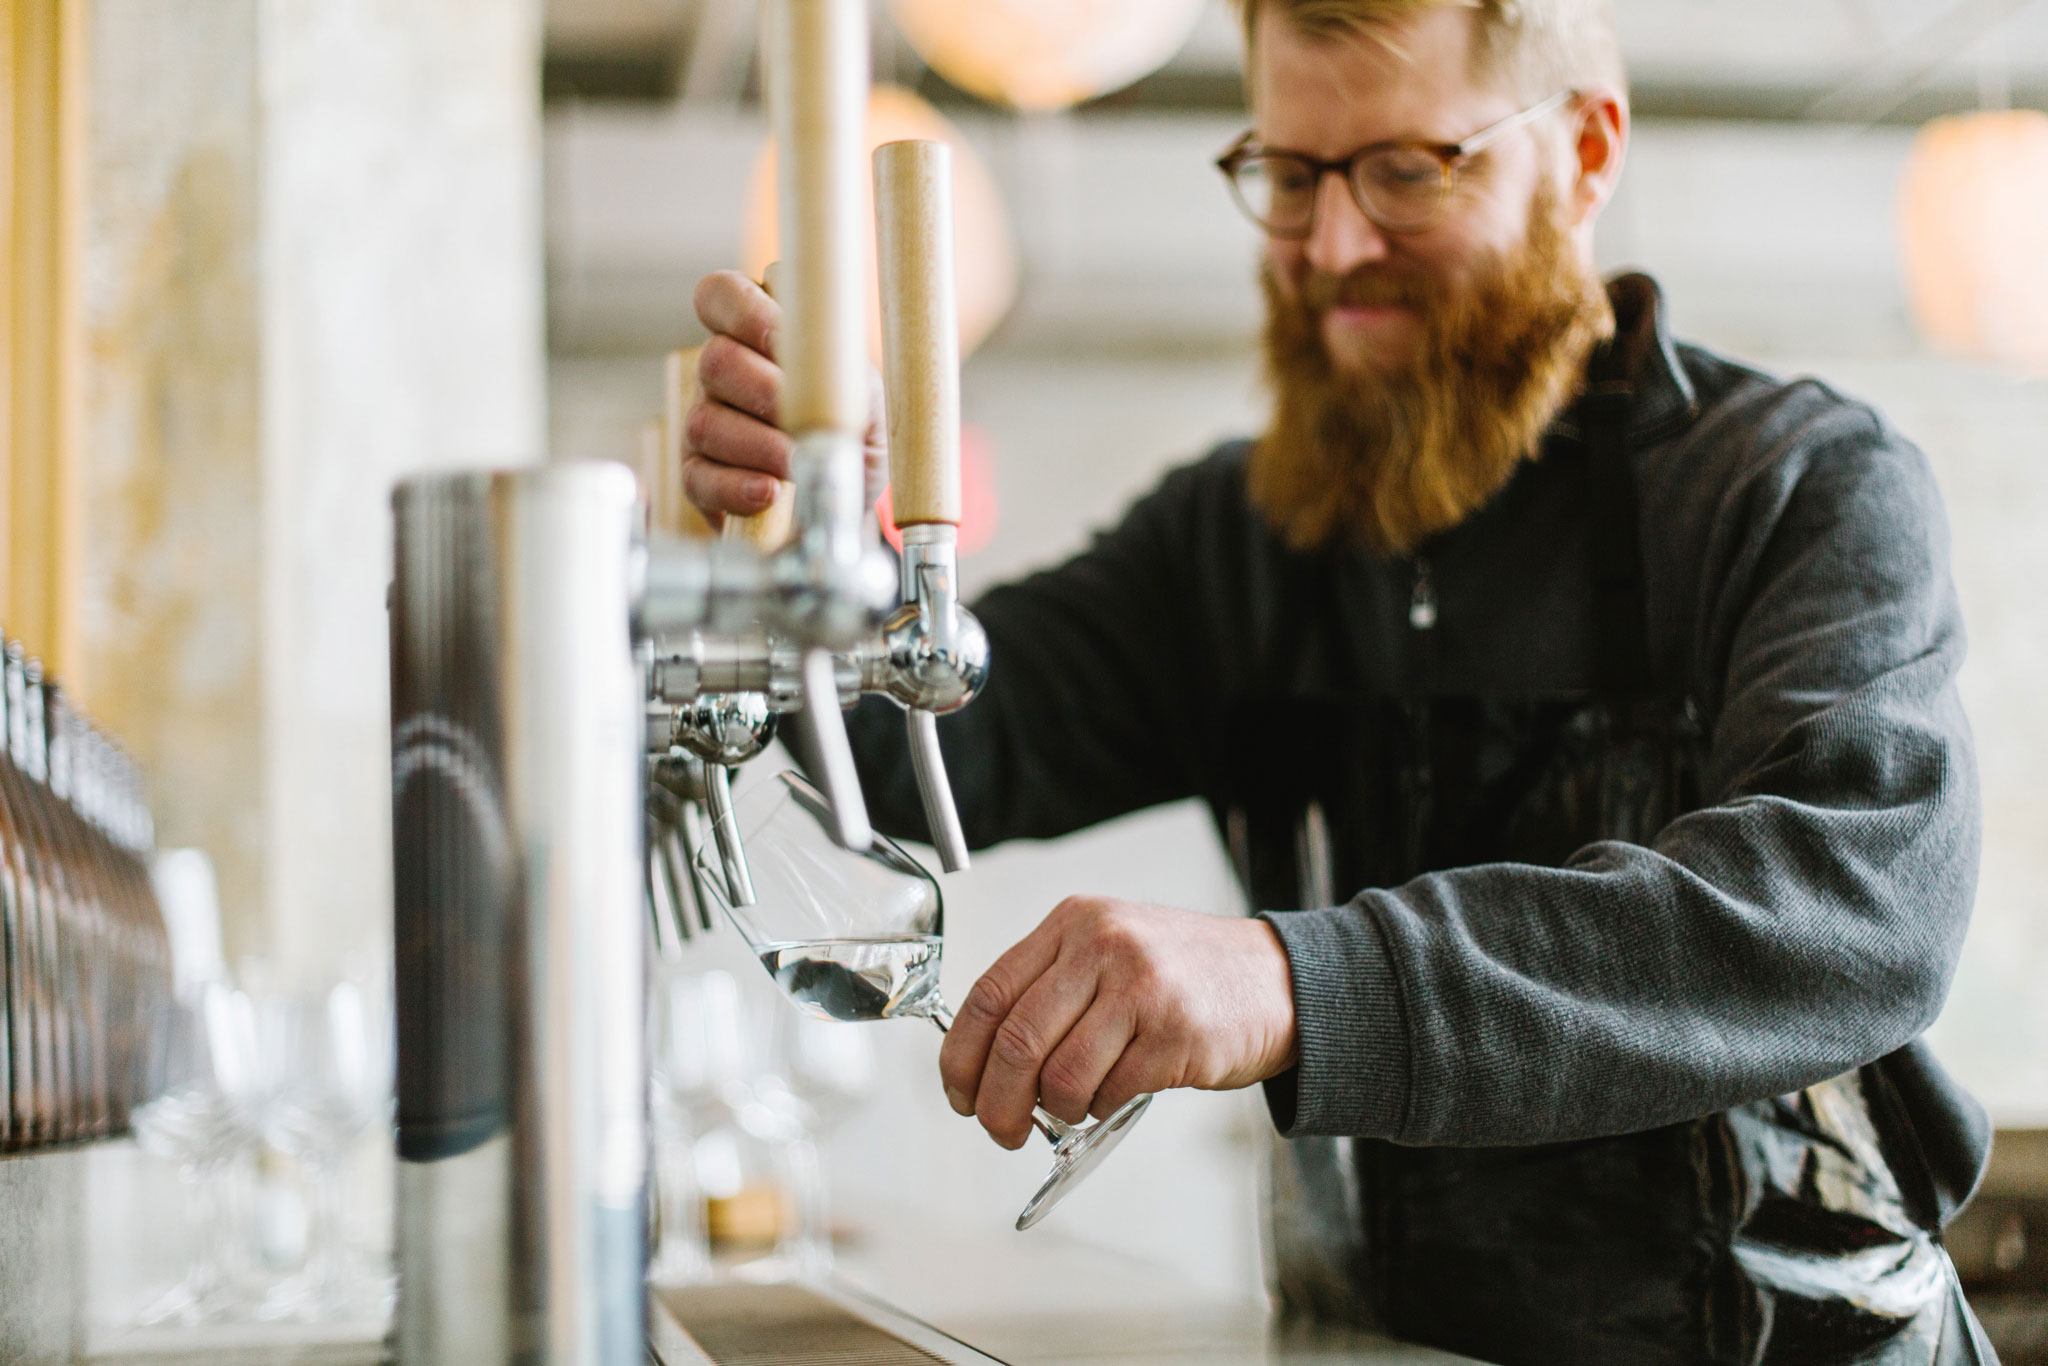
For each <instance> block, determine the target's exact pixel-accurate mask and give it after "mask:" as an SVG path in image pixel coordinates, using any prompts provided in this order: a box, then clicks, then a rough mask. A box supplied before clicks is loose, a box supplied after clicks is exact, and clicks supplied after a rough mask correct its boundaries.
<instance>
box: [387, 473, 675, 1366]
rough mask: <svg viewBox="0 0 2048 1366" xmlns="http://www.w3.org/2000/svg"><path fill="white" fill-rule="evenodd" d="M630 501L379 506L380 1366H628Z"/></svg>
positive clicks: (525, 492) (504, 487)
mask: <svg viewBox="0 0 2048 1366" xmlns="http://www.w3.org/2000/svg"><path fill="white" fill-rule="evenodd" d="M633 496H634V489H633V480H632V477H631V475H630V474H628V473H627V472H626V470H625V469H624V468H623V467H620V466H613V465H607V464H595V463H593V464H583V465H555V466H546V467H542V468H536V469H530V470H519V471H514V472H507V473H500V474H487V475H474V474H471V475H450V476H438V477H430V478H423V479H416V480H412V481H409V482H408V483H406V484H404V485H402V486H401V487H400V488H399V490H398V491H397V493H396V494H395V495H394V498H393V504H394V509H395V511H396V514H397V525H398V533H397V548H396V549H397V553H396V561H395V573H394V582H393V585H392V595H391V678H392V707H391V719H392V769H393V773H392V827H393V855H394V871H395V916H396V924H395V931H396V934H395V942H396V949H397V986H398V998H399V1000H398V1007H399V1040H398V1049H399V1059H398V1066H399V1086H398V1093H399V1096H398V1155H399V1186H398V1231H397V1232H398V1262H399V1309H398V1318H397V1323H396V1326H395V1329H394V1332H395V1336H396V1339H397V1347H398V1354H399V1359H400V1360H401V1361H404V1362H409V1363H434V1366H467V1363H486V1362H488V1363H499V1362H507V1361H516V1362H521V1363H526V1362H531V1363H536V1366H539V1364H542V1363H544V1364H545V1366H569V1364H570V1363H577V1364H578V1366H582V1364H583V1363H602V1366H629V1364H631V1366H638V1363H640V1362H642V1361H644V1360H645V1352H646V1347H645V1343H644V1339H643V1322H644V1319H643V1309H642V1291H641V1263H642V1258H643V1244H644V1232H643V1213H642V1208H643V1207H642V1199H641V1193H642V1192H641V1188H642V1182H643V1174H644V1166H645V1134H644V1112H645V1084H646V1083H645V1070H644V1061H643V1057H642V1029H641V1012H642V975H641V974H642V962H641V954H642V937H641V936H642V927H641V920H640V916H641V905H640V881H639V868H640V860H641V851H640V838H641V830H640V824H641V823H640V797H639V771H640V762H641V759H640V748H641V741H642V737H641V728H642V717H641V710H642V700H641V696H640V682H639V677H638V673H637V670H636V667H635V664H634V659H633V651H632V641H631V622H632V615H633V606H634V604H633V597H634V593H635V591H636V580H637V578H638V574H637V572H636V559H635V557H636V554H637V551H636V548H635V545H634V534H633V529H634V519H633Z"/></svg>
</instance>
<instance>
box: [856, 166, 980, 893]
mask: <svg viewBox="0 0 2048 1366" xmlns="http://www.w3.org/2000/svg"><path fill="white" fill-rule="evenodd" d="M952 210H953V189H952V165H951V151H950V149H948V148H947V146H946V144H944V143H943V142H891V143H885V144H884V145H883V146H881V147H879V148H877V149H876V150H875V213H876V229H875V230H876V234H877V241H878V244H879V247H880V268H881V294H882V365H883V371H884V375H885V381H884V387H885V389H886V390H887V392H888V399H889V479H890V490H891V491H890V506H891V509H892V510H893V511H894V513H895V517H896V525H897V526H898V527H899V528H901V529H902V531H903V539H904V559H903V598H904V601H905V602H906V603H915V604H916V605H917V608H918V613H919V622H918V629H919V631H920V632H921V633H922V635H923V637H924V640H925V641H926V642H927V643H942V642H943V643H948V644H949V643H951V641H952V639H953V637H954V635H955V633H956V631H957V627H958V615H959V614H958V610H957V609H958V606H959V599H958V595H957V587H956V584H955V580H954V575H953V573H952V561H953V556H954V554H955V553H956V552H955V546H956V544H957V537H958V531H957V528H958V527H959V524H960V324H959V315H958V306H957V301H956V299H955V291H954V277H953V221H952V218H953V215H952ZM906 723H907V726H908V732H909V740H910V760H911V766H912V768H913V769H914V770H915V771H916V773H917V790H918V794H919V795H920V796H921V797H922V798H923V799H924V811H925V820H926V823H927V824H928V825H929V826H930V827H931V834H932V843H933V845H934V846H935V847H936V848H937V849H938V851H939V861H940V863H941V865H943V866H944V868H945V869H946V871H947V872H949V873H950V872H958V871H959V870H961V869H963V868H965V867H966V866H967V838H966V836H965V834H964V833H962V831H961V828H960V812H959V810H958V808H957V807H956V806H955V805H954V802H953V789H952V786H951V784H950V783H948V782H947V780H946V765H945V761H944V759H943V758H942V757H941V755H940V752H939V731H938V719H937V716H936V714H935V713H934V712H933V711H932V710H931V709H930V708H929V707H919V706H912V707H911V708H910V709H909V710H908V712H907V713H906Z"/></svg>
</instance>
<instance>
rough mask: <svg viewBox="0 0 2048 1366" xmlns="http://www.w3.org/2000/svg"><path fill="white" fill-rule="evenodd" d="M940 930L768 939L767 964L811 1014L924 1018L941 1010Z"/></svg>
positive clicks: (764, 951) (837, 1017) (764, 957)
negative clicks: (883, 935) (856, 936)
mask: <svg viewBox="0 0 2048 1366" xmlns="http://www.w3.org/2000/svg"><path fill="white" fill-rule="evenodd" d="M943 948H944V942H943V941H942V940H941V939H940V938H939V936H937V935H933V934H915V935H903V936H901V937H899V938H892V939H814V940H806V941H802V942H792V943H778V944H765V945H762V946H761V948H760V954H761V966H762V967H764V968H767V969H768V973H769V975H770V976H771V977H773V978H774V979H775V984H776V985H777V986H779V987H781V988H782V990H783V991H784V992H785V993H787V994H788V996H789V998H790V999H791V1000H792V1001H795V1002H796V1003H797V1005H798V1006H799V1007H800V1008H801V1009H802V1010H803V1011H804V1012H805V1013H806V1014H808V1015H813V1016H815V1017H817V1018H818V1019H821V1020H841V1021H846V1022H848V1023H857V1022H860V1021H863V1020H900V1019H913V1018H924V1017H928V1016H931V1015H933V1014H935V1013H937V1011H938V1009H939V1000H940V998H939V957H940V953H941V951H942V949H943Z"/></svg>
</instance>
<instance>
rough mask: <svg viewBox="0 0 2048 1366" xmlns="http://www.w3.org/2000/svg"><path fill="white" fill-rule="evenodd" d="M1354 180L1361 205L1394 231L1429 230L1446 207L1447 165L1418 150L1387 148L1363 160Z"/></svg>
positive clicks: (1354, 169)
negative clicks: (1445, 171) (1445, 173)
mask: <svg viewBox="0 0 2048 1366" xmlns="http://www.w3.org/2000/svg"><path fill="white" fill-rule="evenodd" d="M1351 178H1352V183H1353V185H1354V187H1355V188H1356V189H1357V191H1358V198H1359V202H1360V204H1361V205H1362V206H1363V207H1364V209H1365V210H1366V212H1367V214H1368V215H1369V216H1370V217H1371V218H1372V219H1373V220H1374V221H1375V222H1377V223H1379V224H1380V225H1381V226H1382V227H1385V228H1389V229H1391V230H1393V231H1395V232H1402V231H1408V230H1411V229H1415V228H1426V227H1428V226H1429V225H1430V224H1431V223H1433V222H1435V221H1436V217H1437V214H1438V213H1439V212H1441V211H1442V209H1443V204H1444V180H1445V177H1444V164H1443V163H1442V162H1441V161H1439V160H1437V159H1436V157H1434V156H1432V155H1431V154H1430V153H1428V152H1425V151H1423V150H1421V149H1420V148H1416V147H1388V148H1384V149H1382V150H1380V151H1377V152H1374V153H1373V154H1372V155H1371V156H1366V157H1360V158H1359V159H1358V161H1357V162H1355V163H1354V164H1353V166H1352V170H1351Z"/></svg>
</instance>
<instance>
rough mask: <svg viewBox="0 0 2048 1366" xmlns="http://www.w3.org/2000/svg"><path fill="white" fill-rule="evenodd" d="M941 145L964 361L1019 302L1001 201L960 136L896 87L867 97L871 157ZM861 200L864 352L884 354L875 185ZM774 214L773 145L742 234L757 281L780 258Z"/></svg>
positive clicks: (765, 154)
mask: <svg viewBox="0 0 2048 1366" xmlns="http://www.w3.org/2000/svg"><path fill="white" fill-rule="evenodd" d="M913 139H914V140H918V141H925V142H943V143H945V144H946V145H947V146H948V147H950V148H952V149H953V275H954V281H955V284H956V287H957V290H958V295H957V297H958V302H959V309H960V354H961V355H962V356H963V357H964V356H966V355H967V354H968V353H969V352H971V351H973V350H974V348H975V347H977V346H979V345H980V344H981V342H982V339H983V338H985V337H987V336H988V334H989V333H990V332H991V331H992V330H994V328H995V325H996V324H997V323H999V322H1001V321H1002V320H1003V315H1004V314H1005V313H1007V312H1009V311H1010V305H1011V304H1012V303H1013V302H1015V300H1016V298H1017V243H1016V239H1015V238H1014V237H1013V236H1012V235H1011V233H1010V220H1009V217H1008V215H1007V214H1005V212H1004V210H1003V198H1002V195H1001V193H1000V192H998V191H997V189H996V183H995V180H994V178H993V177H992V176H990V175H989V173H988V169H987V168H986V167H985V166H983V165H982V164H981V161H980V159H979V158H977V157H976V156H975V154H974V149H973V148H972V147H970V146H968V144H967V140H966V139H965V138H963V137H961V136H960V131H959V130H958V129H957V128H955V127H953V125H952V124H950V123H948V122H947V121H946V119H945V118H944V116H943V115H941V114H940V113H939V111H938V110H936V109H934V108H932V107H931V106H930V105H929V104H926V103H925V102H924V101H923V100H921V99H919V98H918V97H917V96H916V95H914V94H912V93H911V92H910V91H908V90H905V89H904V88H903V87H901V86H895V85H878V86H876V87H875V88H874V91H873V93H871V94H870V95H869V97H868V138H867V147H868V151H869V153H870V154H872V153H873V152H874V149H875V148H877V147H879V146H881V145H882V144H883V143H885V142H903V141H909V140H913ZM861 183H862V184H863V185H864V186H866V187H867V189H866V194H865V196H864V198H863V199H862V206H863V207H862V211H861V212H862V219H861V221H862V222H863V223H864V224H865V225H866V230H867V240H868V249H867V254H866V258H865V259H866V261H867V267H868V349H869V352H870V354H872V355H874V356H877V357H879V356H880V355H881V354H882V309H881V288H880V286H879V284H878V283H877V282H876V278H875V270H876V267H875V246H874V241H875V209H874V182H873V181H872V180H870V179H866V178H863V180H862V181H861ZM778 239H779V228H778V224H777V219H776V208H775V144H774V141H773V140H772V139H771V140H770V141H769V142H768V143H767V145H766V146H764V147H763V148H762V149H761V156H760V159H759V160H757V161H756V162H755V163H754V175H753V179H752V180H751V181H750V182H749V184H748V187H747V207H746V217H745V220H744V222H743V224H742V227H741V231H740V257H741V265H742V266H743V268H744V269H745V270H746V272H747V273H748V274H749V275H751V276H753V277H754V278H755V279H756V280H758V279H760V278H761V272H762V271H763V270H765V269H767V267H768V264H769V263H770V262H771V261H774V260H776V259H777V258H778V257H780V255H781V248H780V245H779V240H778Z"/></svg>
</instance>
